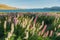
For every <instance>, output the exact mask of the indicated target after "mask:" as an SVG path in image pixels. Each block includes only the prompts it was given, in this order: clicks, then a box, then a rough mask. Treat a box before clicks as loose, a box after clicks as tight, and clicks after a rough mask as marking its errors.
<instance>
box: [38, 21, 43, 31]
mask: <svg viewBox="0 0 60 40" xmlns="http://www.w3.org/2000/svg"><path fill="white" fill-rule="evenodd" d="M43 26H44V21H42V25H41V26H40V27H39V28H38V31H39V30H41V29H42V27H43Z"/></svg>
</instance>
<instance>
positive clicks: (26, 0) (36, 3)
mask: <svg viewBox="0 0 60 40" xmlns="http://www.w3.org/2000/svg"><path fill="white" fill-rule="evenodd" d="M0 4H7V5H9V6H12V7H17V8H22V9H26V8H27V9H30V8H45V7H48V8H50V7H53V6H60V0H0Z"/></svg>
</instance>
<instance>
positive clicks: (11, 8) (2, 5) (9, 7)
mask: <svg viewBox="0 0 60 40" xmlns="http://www.w3.org/2000/svg"><path fill="white" fill-rule="evenodd" d="M15 9H17V8H16V7H11V6H8V5H5V4H0V10H15Z"/></svg>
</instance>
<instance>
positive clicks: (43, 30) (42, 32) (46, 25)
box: [41, 25, 47, 35]
mask: <svg viewBox="0 0 60 40" xmlns="http://www.w3.org/2000/svg"><path fill="white" fill-rule="evenodd" d="M46 27H47V25H45V26H44V28H43V29H42V31H41V35H43V33H44V31H45V30H46Z"/></svg>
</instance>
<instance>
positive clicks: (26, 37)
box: [24, 30, 29, 39]
mask: <svg viewBox="0 0 60 40" xmlns="http://www.w3.org/2000/svg"><path fill="white" fill-rule="evenodd" d="M25 34H26V36H25V37H24V39H28V37H29V35H28V31H27V30H26V31H25Z"/></svg>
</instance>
